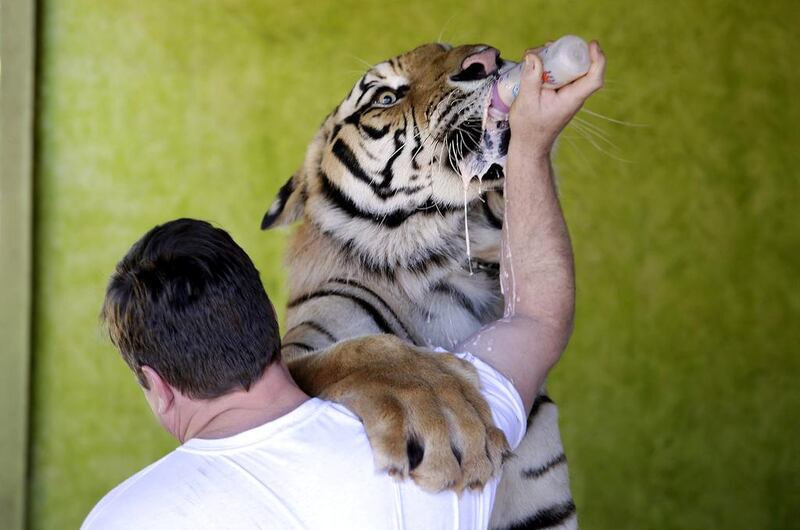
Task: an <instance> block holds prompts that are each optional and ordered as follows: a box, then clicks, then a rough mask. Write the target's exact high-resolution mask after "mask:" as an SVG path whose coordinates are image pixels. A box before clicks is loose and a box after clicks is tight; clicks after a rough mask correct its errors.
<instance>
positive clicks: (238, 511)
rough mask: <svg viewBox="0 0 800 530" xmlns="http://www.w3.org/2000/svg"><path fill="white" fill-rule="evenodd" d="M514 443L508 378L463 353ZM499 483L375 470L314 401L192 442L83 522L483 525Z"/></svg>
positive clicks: (518, 414)
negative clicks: (462, 487)
mask: <svg viewBox="0 0 800 530" xmlns="http://www.w3.org/2000/svg"><path fill="white" fill-rule="evenodd" d="M462 357H463V358H466V359H467V360H469V361H471V362H473V364H474V365H475V366H476V368H477V369H478V372H479V374H480V379H481V386H482V390H483V393H484V396H485V397H486V399H487V401H488V402H489V405H490V407H491V409H492V413H493V416H494V418H495V422H496V423H497V425H498V427H499V428H500V429H502V430H503V432H504V433H505V434H506V437H507V438H508V440H509V443H510V445H511V447H512V448H513V447H515V446H516V445H517V444H518V443H519V441H520V440H521V438H522V435H523V434H524V429H525V412H524V409H523V405H522V402H521V400H520V397H519V394H518V393H517V392H516V390H514V388H513V386H512V385H511V383H510V382H509V381H508V380H507V379H505V378H504V377H503V376H501V375H500V374H499V373H498V372H496V371H495V370H494V369H492V368H491V367H489V366H488V365H486V364H485V363H483V362H481V361H479V360H477V359H475V358H474V357H472V356H471V355H469V354H465V355H462ZM496 486H497V481H496V480H494V481H492V482H490V483H489V484H488V485H487V486H486V488H484V489H483V490H480V491H466V492H464V493H463V494H462V495H461V497H458V496H457V495H456V494H455V493H453V492H451V491H446V492H442V493H438V494H435V495H432V494H429V493H426V492H424V491H422V490H421V489H419V488H417V487H416V486H415V485H414V484H413V483H412V482H410V481H404V482H398V481H395V480H394V479H392V478H391V477H389V476H388V475H386V473H385V472H379V471H376V470H375V468H374V465H373V460H372V450H371V449H370V446H369V441H368V440H367V437H366V434H365V432H364V428H363V425H362V424H361V422H360V421H359V419H358V418H357V417H356V416H355V415H353V414H352V413H351V412H350V411H348V410H347V409H345V408H344V407H342V406H340V405H337V404H334V403H330V402H326V401H322V400H319V399H310V400H308V401H306V402H304V403H303V404H302V405H300V406H299V407H297V408H296V409H294V410H293V411H291V412H290V413H289V414H286V415H285V416H282V417H280V418H278V419H277V420H274V421H271V422H269V423H266V424H264V425H261V426H259V427H256V428H254V429H250V430H248V431H245V432H242V433H240V434H237V435H235V436H231V437H229V438H223V439H218V440H211V439H197V438H195V439H192V440H189V441H187V442H186V443H185V444H184V445H182V446H181V447H179V448H178V449H176V450H175V451H173V452H172V453H170V454H168V455H167V456H165V457H164V458H162V459H161V460H159V461H158V462H156V463H155V464H152V465H151V466H149V467H147V468H145V469H144V470H142V471H141V472H139V473H137V474H136V475H134V476H133V477H131V478H130V479H128V480H127V481H125V482H123V483H122V484H121V485H119V486H118V487H117V488H115V489H114V490H113V491H112V492H111V493H109V494H108V495H107V496H106V497H105V498H104V499H103V501H101V502H100V504H98V505H97V507H95V509H94V510H93V511H92V513H91V514H90V515H89V517H88V518H87V520H86V522H85V523H84V527H83V528H84V530H95V529H99V528H144V527H146V528H165V529H166V528H170V529H175V528H197V529H202V528H214V529H220V528H237V529H247V528H280V529H282V528H306V529H314V528H325V529H330V528H343V529H345V528H346V529H361V528H363V529H398V528H409V529H417V528H425V529H436V528H441V529H445V528H447V529H450V528H452V529H458V528H463V529H472V528H486V527H487V525H488V521H489V515H490V513H491V507H492V504H493V500H494V493H495V489H496Z"/></svg>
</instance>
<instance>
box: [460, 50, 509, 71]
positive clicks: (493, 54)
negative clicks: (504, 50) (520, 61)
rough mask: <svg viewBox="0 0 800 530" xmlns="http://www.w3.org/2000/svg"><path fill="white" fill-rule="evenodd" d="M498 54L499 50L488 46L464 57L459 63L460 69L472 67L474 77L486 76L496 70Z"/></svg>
mask: <svg viewBox="0 0 800 530" xmlns="http://www.w3.org/2000/svg"><path fill="white" fill-rule="evenodd" d="M499 56H500V52H499V51H497V49H495V48H492V47H488V48H486V49H485V50H481V51H479V52H477V53H473V54H472V55H470V56H468V57H467V58H466V59H464V61H463V62H462V63H461V71H462V72H463V71H465V70H467V69H469V68H470V67H472V69H473V71H474V73H475V74H476V77H477V76H480V77H486V76H488V75H489V74H491V73H492V72H495V71H496V70H497V63H498V60H497V59H498V58H499Z"/></svg>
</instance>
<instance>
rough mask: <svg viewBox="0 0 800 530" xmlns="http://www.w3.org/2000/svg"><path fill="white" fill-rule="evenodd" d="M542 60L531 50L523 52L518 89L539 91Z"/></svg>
mask: <svg viewBox="0 0 800 530" xmlns="http://www.w3.org/2000/svg"><path fill="white" fill-rule="evenodd" d="M543 70H544V67H543V66H542V60H541V59H540V58H539V56H538V55H536V54H535V53H533V52H527V53H525V66H524V67H523V68H522V77H521V79H520V89H521V90H520V91H522V90H526V91H528V90H535V91H536V92H539V91H540V90H541V88H542V71H543ZM523 87H525V88H523Z"/></svg>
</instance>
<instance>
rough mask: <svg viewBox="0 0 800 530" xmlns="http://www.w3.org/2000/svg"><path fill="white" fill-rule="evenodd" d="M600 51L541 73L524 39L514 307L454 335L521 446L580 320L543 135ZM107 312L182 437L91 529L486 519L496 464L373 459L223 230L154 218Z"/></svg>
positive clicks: (165, 418) (560, 118)
mask: <svg viewBox="0 0 800 530" xmlns="http://www.w3.org/2000/svg"><path fill="white" fill-rule="evenodd" d="M590 53H591V57H592V66H591V69H590V71H589V73H588V74H587V75H586V76H585V77H584V78H582V79H580V80H578V81H576V82H575V83H573V84H571V85H569V86H567V87H564V88H562V89H560V90H559V91H557V92H556V91H552V90H547V89H542V87H541V78H542V64H541V61H540V60H539V58H538V57H537V56H536V55H535V54H533V53H528V54H527V55H526V58H525V62H526V64H525V69H524V72H523V76H522V82H521V93H520V95H519V97H518V98H517V100H516V102H515V103H514V106H513V107H512V109H511V114H510V125H511V129H512V131H513V135H512V137H511V143H510V146H509V151H508V166H507V180H506V197H513V201H510V202H508V203H507V204H506V223H505V226H504V228H503V238H504V248H505V250H506V251H504V252H503V259H502V262H501V269H502V270H501V277H502V278H508V280H509V281H505V282H504V293H505V296H506V299H507V306H506V307H507V310H506V314H505V316H504V318H503V319H502V320H500V321H498V322H495V323H493V324H492V325H490V326H487V327H485V328H484V329H482V330H481V331H480V332H479V333H477V334H476V335H475V336H474V337H472V338H470V339H469V340H467V341H466V342H465V343H464V344H462V345H461V347H460V348H458V349H457V351H461V352H464V353H461V354H459V355H460V356H461V357H462V358H463V359H466V360H467V361H469V362H470V363H472V364H473V365H474V366H475V368H477V371H478V373H479V375H480V380H481V386H482V391H483V393H484V396H485V397H486V400H487V401H488V403H489V405H490V407H491V410H492V414H493V416H494V420H495V422H496V423H497V425H498V427H499V428H500V429H502V431H503V432H504V433H505V435H506V437H507V439H508V441H509V442H510V445H511V447H512V448H513V447H514V446H516V444H518V443H519V441H520V440H521V438H522V435H523V434H524V429H525V419H526V416H527V411H529V410H530V408H531V406H532V404H533V399H534V397H535V395H536V392H537V390H538V388H539V387H540V386H541V384H542V383H543V381H544V379H545V376H546V375H547V372H548V371H549V370H550V368H551V367H552V366H553V365H554V364H555V363H556V361H557V360H558V359H559V357H560V355H561V354H562V352H563V350H564V348H565V347H566V344H567V341H568V339H569V336H570V334H571V329H572V317H573V310H574V274H573V263H572V250H571V246H570V242H569V236H568V233H567V229H566V225H565V223H564V219H563V216H562V214H561V210H560V206H559V203H558V199H557V196H556V192H555V188H554V183H553V176H552V169H551V166H550V150H551V148H552V145H553V142H554V141H555V138H556V137H557V135H558V133H559V132H560V131H561V129H563V127H564V126H566V124H567V123H568V121H569V120H570V118H571V117H572V116H573V115H574V114H575V113H576V112H577V111H578V109H579V108H580V107H581V105H582V104H583V102H584V101H585V100H586V98H588V97H589V95H591V94H592V93H593V92H594V91H595V90H597V89H599V88H600V87H601V86H602V79H603V72H604V67H605V58H604V57H603V55H602V52H601V51H600V49H599V46H598V45H597V43H592V44H591V46H590ZM509 249H510V251H508V250H509ZM103 315H104V317H105V319H106V322H107V324H108V327H109V332H110V335H111V338H112V340H113V342H114V344H115V345H116V346H117V347H118V348H119V350H120V352H121V354H122V356H123V357H124V359H125V360H126V362H127V363H128V364H129V366H130V367H131V368H132V369H133V370H134V372H135V373H136V375H137V377H138V379H139V382H140V384H141V385H142V387H143V389H144V393H145V396H146V398H147V401H148V403H149V404H150V407H151V408H152V409H153V412H154V413H155V415H156V417H157V418H158V420H159V421H160V422H161V424H162V425H163V426H164V428H165V429H166V430H167V431H168V432H169V433H170V434H172V435H173V436H174V437H175V438H177V439H178V440H179V441H180V442H181V443H182V444H183V445H181V446H180V447H179V448H178V449H176V450H175V451H173V452H172V453H170V454H168V455H167V456H165V457H164V458H162V459H161V460H159V461H158V462H156V463H154V464H152V465H150V466H149V467H147V468H145V469H144V470H142V471H140V472H139V473H137V474H136V475H134V476H133V477H131V478H130V479H128V480H126V481H125V482H123V483H122V484H121V485H120V486H118V487H117V488H115V489H114V490H113V491H112V492H111V493H109V494H108V495H106V497H105V498H104V499H103V500H102V501H101V502H100V503H99V504H98V505H97V506H96V507H95V508H94V509H93V510H92V512H91V513H90V514H89V516H88V518H87V519H86V521H85V522H84V525H83V528H84V529H86V530H93V529H101V528H165V529H166V528H193V529H196V528H236V529H244V528H326V529H327V528H347V529H359V528H364V529H378V528H411V529H417V528H419V529H427V528H485V527H486V526H487V524H488V519H489V513H490V511H491V507H492V502H493V497H494V491H495V488H496V485H497V482H496V481H493V482H490V483H489V484H488V485H487V486H486V487H485V488H484V489H483V490H480V491H466V492H464V493H463V494H461V495H460V496H458V495H457V494H456V493H454V492H451V491H445V492H440V493H437V494H430V493H426V492H423V491H422V490H420V489H419V488H417V487H416V486H415V485H414V484H412V483H408V482H398V481H395V480H393V479H392V478H391V477H389V476H387V475H385V474H383V473H376V472H375V470H374V467H373V462H372V455H371V453H370V449H369V443H368V440H367V438H366V434H365V432H364V428H363V426H362V425H361V423H360V422H359V421H358V419H357V417H356V416H354V415H353V414H352V413H350V412H349V411H348V410H347V409H345V408H344V407H342V406H339V405H336V404H333V403H328V402H325V401H322V400H319V399H316V398H309V396H307V395H306V394H305V393H304V392H303V391H302V390H301V389H300V388H299V387H298V386H297V385H296V384H295V383H294V381H293V380H292V378H291V376H290V374H289V372H288V370H287V368H286V366H285V365H284V364H283V363H282V362H281V361H280V358H279V350H280V342H279V335H278V327H277V322H276V321H275V315H274V312H273V310H272V306H271V304H270V303H269V300H268V298H267V296H266V293H264V291H263V287H261V283H260V280H259V277H258V271H257V270H256V269H255V267H254V266H253V264H252V262H251V261H250V260H249V258H248V257H247V256H246V254H245V253H244V251H243V250H242V249H241V248H239V247H238V246H237V245H236V244H235V243H234V242H233V240H232V239H231V238H230V236H228V234H227V233H225V232H223V231H222V230H220V229H215V228H213V227H211V225H209V224H207V223H203V222H200V221H192V220H188V219H181V220H177V221H173V222H170V223H167V224H164V225H161V226H158V227H156V228H154V229H153V230H151V231H150V232H148V233H147V234H146V235H145V236H144V237H143V238H142V239H141V240H140V241H138V242H137V243H136V244H135V245H134V246H133V247H132V248H131V250H130V251H129V252H128V254H127V255H126V256H125V258H123V260H122V261H121V262H120V263H119V265H118V266H117V270H116V272H115V274H114V275H113V276H112V279H111V282H110V284H109V287H108V290H107V293H106V300H105V304H104V308H103ZM440 355H443V356H446V355H449V354H446V353H443V354H440ZM484 361H485V362H484Z"/></svg>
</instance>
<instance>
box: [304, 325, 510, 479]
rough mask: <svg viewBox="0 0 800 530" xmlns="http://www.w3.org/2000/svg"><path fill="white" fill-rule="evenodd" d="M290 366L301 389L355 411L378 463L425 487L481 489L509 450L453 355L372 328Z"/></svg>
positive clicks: (473, 377) (471, 374) (467, 369)
mask: <svg viewBox="0 0 800 530" xmlns="http://www.w3.org/2000/svg"><path fill="white" fill-rule="evenodd" d="M289 367H290V370H291V371H292V375H293V376H294V377H295V380H296V381H297V382H298V384H299V385H300V387H301V388H303V390H305V391H306V392H308V393H310V394H312V395H318V396H319V397H322V398H325V399H330V400H332V401H336V402H338V403H341V404H343V405H344V406H346V407H347V408H348V409H350V410H351V411H353V412H354V413H355V414H356V415H358V416H359V417H360V418H361V420H362V421H363V422H364V428H365V430H366V433H367V437H368V438H369V441H370V445H371V446H372V450H373V455H374V460H375V465H376V467H377V468H378V469H381V470H385V471H387V472H388V473H389V474H390V475H392V476H394V477H396V478H398V479H403V478H411V479H413V480H414V481H415V482H416V483H417V484H418V485H419V486H420V487H422V488H423V489H426V490H428V491H442V490H445V489H453V490H455V491H458V492H461V491H462V490H464V489H465V488H481V487H483V485H484V484H486V482H488V481H489V480H490V479H491V478H492V477H494V476H496V475H497V474H498V473H499V471H500V467H501V465H502V462H503V458H504V456H505V455H506V454H508V453H509V446H508V442H507V441H506V437H505V435H504V434H503V432H502V431H500V430H499V429H497V428H496V427H495V425H494V422H493V420H492V415H491V412H490V410H489V406H488V404H487V403H486V400H485V399H484V398H483V396H482V395H481V393H480V391H479V387H478V375H477V372H476V370H475V368H474V367H473V366H472V365H471V364H470V363H468V362H466V361H464V360H462V359H459V358H457V357H455V356H453V355H450V354H446V353H433V352H430V351H428V350H425V349H423V348H417V347H415V346H411V345H409V344H407V343H405V342H403V341H401V340H400V339H398V338H396V337H393V336H391V335H374V336H369V337H362V338H358V339H351V340H348V341H343V342H340V343H338V344H336V345H334V346H332V347H331V348H329V349H327V350H325V351H323V352H319V353H316V354H312V355H310V356H309V357H304V358H302V359H295V360H292V361H291V362H290V363H289Z"/></svg>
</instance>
